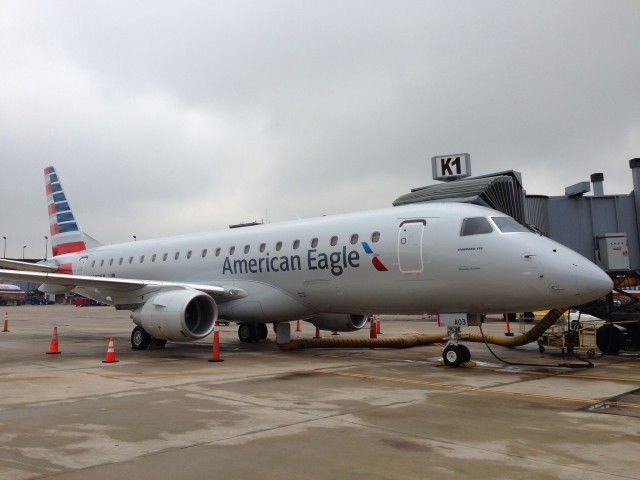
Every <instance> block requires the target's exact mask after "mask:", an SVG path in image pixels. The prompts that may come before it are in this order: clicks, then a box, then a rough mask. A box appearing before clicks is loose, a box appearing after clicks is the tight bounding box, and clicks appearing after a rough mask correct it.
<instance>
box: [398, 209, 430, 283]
mask: <svg viewBox="0 0 640 480" xmlns="http://www.w3.org/2000/svg"><path fill="white" fill-rule="evenodd" d="M426 225H427V221H426V220H424V219H413V220H404V221H403V222H402V223H401V224H400V226H399V231H398V267H399V268H400V272H402V273H407V274H409V273H421V272H422V270H423V269H424V266H423V264H422V237H423V235H424V227H426Z"/></svg>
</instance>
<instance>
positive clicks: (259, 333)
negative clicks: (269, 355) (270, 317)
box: [256, 323, 269, 340]
mask: <svg viewBox="0 0 640 480" xmlns="http://www.w3.org/2000/svg"><path fill="white" fill-rule="evenodd" d="M268 336H269V330H268V329H267V324H266V323H259V324H258V325H256V340H264V339H265V338H267V337H268Z"/></svg>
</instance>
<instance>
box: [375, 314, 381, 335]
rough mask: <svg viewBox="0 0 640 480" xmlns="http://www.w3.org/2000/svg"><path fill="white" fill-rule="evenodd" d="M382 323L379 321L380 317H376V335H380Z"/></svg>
mask: <svg viewBox="0 0 640 480" xmlns="http://www.w3.org/2000/svg"><path fill="white" fill-rule="evenodd" d="M381 325H382V322H381V321H380V317H379V316H377V315H376V334H378V335H382V327H381Z"/></svg>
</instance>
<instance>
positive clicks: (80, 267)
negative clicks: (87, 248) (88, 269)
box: [78, 255, 89, 275]
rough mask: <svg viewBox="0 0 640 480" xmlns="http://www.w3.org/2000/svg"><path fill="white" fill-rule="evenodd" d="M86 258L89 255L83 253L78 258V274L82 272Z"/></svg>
mask: <svg viewBox="0 0 640 480" xmlns="http://www.w3.org/2000/svg"><path fill="white" fill-rule="evenodd" d="M88 259H89V255H83V256H82V257H80V260H78V275H83V274H84V267H85V265H86V264H87V260H88Z"/></svg>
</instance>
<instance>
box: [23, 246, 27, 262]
mask: <svg viewBox="0 0 640 480" xmlns="http://www.w3.org/2000/svg"><path fill="white" fill-rule="evenodd" d="M25 248H27V246H26V245H24V246H23V247H22V259H23V260H24V249H25Z"/></svg>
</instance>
